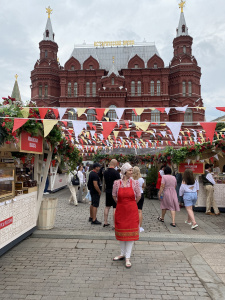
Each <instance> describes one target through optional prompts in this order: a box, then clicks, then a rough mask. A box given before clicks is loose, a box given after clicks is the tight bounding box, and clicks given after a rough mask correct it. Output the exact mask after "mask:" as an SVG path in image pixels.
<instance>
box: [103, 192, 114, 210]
mask: <svg viewBox="0 0 225 300" xmlns="http://www.w3.org/2000/svg"><path fill="white" fill-rule="evenodd" d="M105 206H107V207H111V206H112V207H113V208H116V202H115V201H114V199H113V196H112V192H110V193H107V192H106V193H105Z"/></svg>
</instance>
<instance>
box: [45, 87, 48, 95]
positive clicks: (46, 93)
mask: <svg viewBox="0 0 225 300" xmlns="http://www.w3.org/2000/svg"><path fill="white" fill-rule="evenodd" d="M46 97H48V85H47V84H46V85H45V98H46Z"/></svg>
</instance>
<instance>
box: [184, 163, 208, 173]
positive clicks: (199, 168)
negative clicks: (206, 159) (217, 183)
mask: <svg viewBox="0 0 225 300" xmlns="http://www.w3.org/2000/svg"><path fill="white" fill-rule="evenodd" d="M186 169H191V170H192V172H193V173H194V174H204V172H205V170H204V163H195V164H192V163H190V164H188V163H180V164H179V166H178V172H179V173H184V171H185V170H186Z"/></svg>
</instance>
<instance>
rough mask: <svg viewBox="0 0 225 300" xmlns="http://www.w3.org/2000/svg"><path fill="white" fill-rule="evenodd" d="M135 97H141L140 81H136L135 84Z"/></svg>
mask: <svg viewBox="0 0 225 300" xmlns="http://www.w3.org/2000/svg"><path fill="white" fill-rule="evenodd" d="M137 95H138V96H141V81H138V83H137Z"/></svg>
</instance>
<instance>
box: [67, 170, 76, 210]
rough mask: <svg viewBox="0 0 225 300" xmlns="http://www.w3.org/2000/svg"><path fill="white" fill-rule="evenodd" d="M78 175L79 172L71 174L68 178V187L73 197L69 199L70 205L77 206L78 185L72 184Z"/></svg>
mask: <svg viewBox="0 0 225 300" xmlns="http://www.w3.org/2000/svg"><path fill="white" fill-rule="evenodd" d="M76 174H77V171H75V170H74V171H73V172H70V173H69V174H68V178H67V186H68V188H69V189H70V192H71V196H70V198H69V204H74V205H76V206H77V195H76V187H77V186H76V185H73V184H72V178H73V177H74V175H76Z"/></svg>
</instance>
